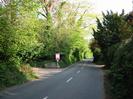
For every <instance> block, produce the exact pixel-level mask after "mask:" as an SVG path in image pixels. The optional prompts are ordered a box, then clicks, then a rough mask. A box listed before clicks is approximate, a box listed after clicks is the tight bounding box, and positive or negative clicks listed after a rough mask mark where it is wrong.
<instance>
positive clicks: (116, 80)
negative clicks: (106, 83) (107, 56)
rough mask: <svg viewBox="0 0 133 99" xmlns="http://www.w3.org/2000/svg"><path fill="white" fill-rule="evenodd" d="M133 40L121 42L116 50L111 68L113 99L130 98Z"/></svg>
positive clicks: (132, 89)
mask: <svg viewBox="0 0 133 99" xmlns="http://www.w3.org/2000/svg"><path fill="white" fill-rule="evenodd" d="M132 44H133V40H129V41H128V43H124V44H121V46H119V48H118V49H117V50H116V52H115V55H114V59H113V64H112V68H111V74H110V76H111V79H112V86H113V88H112V91H113V93H114V95H115V99H132V98H133V95H132V92H133V88H132V87H131V86H132V85H133V80H132V75H133V58H132V55H133V46H132Z"/></svg>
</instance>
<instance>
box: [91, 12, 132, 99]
mask: <svg viewBox="0 0 133 99" xmlns="http://www.w3.org/2000/svg"><path fill="white" fill-rule="evenodd" d="M126 17H127V15H124V13H122V14H120V15H118V14H117V13H113V12H110V13H109V12H108V13H107V14H106V15H105V14H103V21H102V22H100V20H99V19H97V29H98V30H97V31H95V30H94V38H95V42H96V44H97V45H98V46H95V45H96V44H95V42H94V43H92V51H93V52H95V49H97V48H100V50H101V52H102V55H103V60H104V62H105V64H106V66H109V67H110V68H109V69H110V71H111V72H110V82H111V85H112V92H113V94H114V98H113V99H132V98H133V95H132V92H133V88H132V87H131V86H132V85H133V80H132V75H133V58H132V56H133V46H132V44H133V39H132V31H133V27H132V25H130V23H128V22H127V21H126ZM96 57H97V58H99V56H96Z"/></svg>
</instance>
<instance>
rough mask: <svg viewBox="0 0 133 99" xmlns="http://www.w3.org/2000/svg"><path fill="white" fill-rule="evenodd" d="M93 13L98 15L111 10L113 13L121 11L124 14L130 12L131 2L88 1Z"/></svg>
mask: <svg viewBox="0 0 133 99" xmlns="http://www.w3.org/2000/svg"><path fill="white" fill-rule="evenodd" d="M90 1H91V3H92V5H93V7H94V9H95V11H96V12H98V13H100V12H101V11H103V12H105V11H106V10H112V11H114V12H119V13H120V12H121V11H122V9H124V10H125V12H126V13H128V12H130V11H132V6H133V3H132V1H133V0H90Z"/></svg>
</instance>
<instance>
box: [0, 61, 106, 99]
mask: <svg viewBox="0 0 133 99" xmlns="http://www.w3.org/2000/svg"><path fill="white" fill-rule="evenodd" d="M0 99H104V87H103V73H102V70H101V69H100V68H98V67H96V65H94V64H92V63H90V62H88V61H83V62H80V63H76V64H73V65H72V66H71V67H70V68H68V69H66V70H64V71H63V72H60V73H58V74H56V75H54V76H51V77H48V78H44V79H41V80H37V81H33V82H30V83H26V84H23V85H21V86H17V87H13V88H9V89H7V90H5V91H3V92H1V93H0Z"/></svg>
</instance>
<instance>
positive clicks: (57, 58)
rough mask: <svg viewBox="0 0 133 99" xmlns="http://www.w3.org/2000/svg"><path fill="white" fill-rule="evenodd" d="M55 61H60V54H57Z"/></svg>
mask: <svg viewBox="0 0 133 99" xmlns="http://www.w3.org/2000/svg"><path fill="white" fill-rule="evenodd" d="M55 59H56V60H57V61H59V60H60V53H56V54H55Z"/></svg>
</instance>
